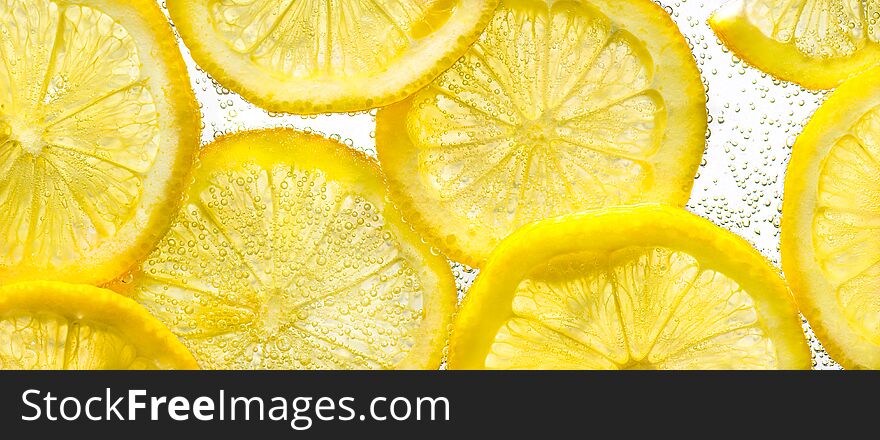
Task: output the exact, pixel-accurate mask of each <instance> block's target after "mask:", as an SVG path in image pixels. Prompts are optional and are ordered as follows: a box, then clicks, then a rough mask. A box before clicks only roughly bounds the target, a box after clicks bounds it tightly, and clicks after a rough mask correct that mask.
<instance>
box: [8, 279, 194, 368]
mask: <svg viewBox="0 0 880 440" xmlns="http://www.w3.org/2000/svg"><path fill="white" fill-rule="evenodd" d="M0 340H2V341H3V344H2V345H0V369H14V370H31V369H49V370H127V369H132V370H144V369H193V368H197V365H196V362H195V360H194V359H193V358H192V355H190V354H189V352H187V351H186V348H185V347H183V345H182V344H181V343H180V341H178V340H177V339H175V338H174V335H172V334H171V333H170V332H169V331H168V330H167V329H166V328H165V327H163V326H162V324H161V323H159V322H158V321H156V319H155V318H153V317H151V316H150V315H149V313H147V312H146V311H145V310H143V308H141V307H140V306H139V305H138V304H137V303H135V302H134V301H132V300H130V299H127V298H124V297H122V296H120V295H118V294H116V293H114V292H111V291H108V290H104V289H99V288H96V287H91V286H86V285H77V284H66V283H54V282H30V283H19V284H13V285H9V286H5V287H3V288H0Z"/></svg>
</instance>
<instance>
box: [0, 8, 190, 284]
mask: <svg viewBox="0 0 880 440" xmlns="http://www.w3.org/2000/svg"><path fill="white" fill-rule="evenodd" d="M0 31H2V32H0V212H2V215H0V283H9V282H13V281H17V280H31V279H51V280H63V281H73V282H83V283H90V284H95V283H102V282H106V281H109V280H111V279H113V278H114V277H116V276H118V275H119V274H120V273H122V272H124V271H125V270H127V269H128V268H129V267H130V266H131V265H132V264H134V263H135V262H136V261H138V260H139V259H141V258H143V257H144V256H146V254H147V253H149V251H150V249H151V248H152V247H153V246H154V245H155V243H156V242H157V241H158V240H159V239H160V238H161V237H162V235H163V234H164V232H165V230H166V229H167V228H168V226H169V223H170V218H171V217H172V216H173V213H174V211H175V210H176V207H177V205H178V203H179V199H180V195H181V187H182V185H183V183H184V180H185V176H186V174H187V173H188V172H189V170H190V169H191V167H192V162H193V159H194V155H195V150H196V148H197V147H198V145H199V111H198V106H197V104H196V102H195V97H194V96H193V93H192V91H191V90H190V86H189V80H188V77H187V72H186V66H185V65H184V63H183V60H182V59H181V57H180V53H179V51H178V48H177V43H176V41H175V39H174V36H173V35H172V33H171V28H170V26H169V25H168V21H167V20H166V19H165V17H164V15H162V12H161V11H160V10H159V8H158V6H157V5H156V4H155V3H154V2H153V1H149V0H127V1H120V0H71V1H49V0H9V1H6V2H3V3H2V4H0Z"/></svg>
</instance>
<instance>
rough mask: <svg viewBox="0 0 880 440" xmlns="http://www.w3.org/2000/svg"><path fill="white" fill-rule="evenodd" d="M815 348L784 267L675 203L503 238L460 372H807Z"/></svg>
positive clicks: (464, 330) (483, 275) (476, 293)
mask: <svg viewBox="0 0 880 440" xmlns="http://www.w3.org/2000/svg"><path fill="white" fill-rule="evenodd" d="M810 365H811V360H810V350H809V348H808V347H807V344H806V340H805V338H804V334H803V332H802V330H801V320H800V317H799V316H798V313H797V309H796V308H795V306H794V301H793V300H792V298H791V295H790V294H789V292H788V289H787V288H786V286H785V283H784V282H783V281H782V279H781V278H780V276H779V274H778V272H777V271H776V270H775V269H774V268H773V267H772V266H770V264H769V263H768V262H767V261H766V260H765V259H764V258H763V257H762V256H761V255H760V254H759V253H758V252H757V251H756V250H754V249H753V248H752V247H751V246H750V245H749V244H748V243H746V242H745V241H744V240H743V239H741V238H739V237H737V236H735V235H733V234H732V233H730V232H728V231H726V230H724V229H721V228H719V227H717V226H715V225H713V224H711V223H710V222H708V221H706V220H703V219H701V218H699V217H697V216H695V215H693V214H690V213H688V212H686V211H684V210H681V209H677V208H669V207H663V206H651V205H642V206H634V207H621V208H609V209H604V210H598V211H592V212H588V213H581V214H570V215H568V216H563V217H559V218H555V219H549V220H545V221H542V222H538V223H535V224H533V225H529V226H526V227H524V228H522V229H521V230H519V231H517V232H516V233H515V234H513V235H511V236H510V237H509V238H508V239H507V240H505V241H504V242H503V243H502V244H501V245H500V246H499V248H498V249H497V251H496V252H495V253H494V254H493V255H492V258H490V259H489V262H488V263H487V264H486V267H485V268H484V269H483V270H482V271H481V272H480V274H479V276H478V277H477V280H476V282H475V283H474V285H473V287H472V288H471V289H470V291H469V292H468V294H467V296H466V297H465V300H464V304H463V305H462V308H461V310H460V312H459V314H458V318H457V320H456V322H455V326H454V330H453V332H452V338H451V344H450V349H449V367H450V368H456V369H483V368H488V369H777V368H778V369H796V368H797V369H799V368H810Z"/></svg>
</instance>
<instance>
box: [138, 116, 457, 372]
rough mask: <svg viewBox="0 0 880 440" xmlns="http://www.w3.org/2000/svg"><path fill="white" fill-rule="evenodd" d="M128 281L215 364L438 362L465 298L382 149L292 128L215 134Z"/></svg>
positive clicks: (309, 366) (200, 357) (274, 366)
mask: <svg viewBox="0 0 880 440" xmlns="http://www.w3.org/2000/svg"><path fill="white" fill-rule="evenodd" d="M125 288H126V289H128V290H129V294H131V295H132V296H133V297H134V298H135V299H137V300H138V301H139V302H141V303H142V304H144V305H145V306H146V307H147V308H148V309H149V310H150V311H151V312H152V313H153V314H154V315H155V316H156V317H158V318H159V319H160V320H161V321H162V322H164V323H165V324H166V325H168V326H169V327H170V328H171V330H172V331H173V332H174V333H175V334H177V336H178V337H180V338H181V340H182V341H183V342H184V344H186V345H187V347H189V349H190V350H191V351H192V352H193V353H194V355H195V356H196V358H197V359H198V360H199V362H200V364H201V365H202V366H203V367H206V368H236V369H251V368H260V369H331V368H332V369H343V368H350V369H369V368H389V369H390V368H437V367H439V366H440V358H441V351H442V348H443V346H444V344H445V341H446V333H447V325H448V323H449V321H450V317H451V315H452V312H453V310H454V307H455V302H456V290H455V283H454V280H453V278H452V272H451V271H450V269H449V265H448V264H447V262H446V260H445V259H444V258H442V257H440V256H438V255H436V254H432V252H431V250H430V249H429V248H428V246H427V245H425V244H423V242H422V241H421V240H420V239H419V237H418V236H417V235H416V234H415V233H414V232H412V230H411V229H410V227H409V225H407V224H405V223H403V221H402V220H401V218H400V214H399V213H398V212H397V211H396V210H395V209H394V207H393V206H392V205H390V204H388V203H387V202H386V201H385V185H384V182H383V180H382V176H381V174H380V171H379V168H378V166H377V165H376V163H375V161H373V160H372V159H369V158H367V157H366V156H364V155H363V154H361V153H358V152H356V151H354V150H351V149H349V148H347V147H345V146H344V145H342V144H340V143H337V142H334V141H330V140H327V139H324V138H321V137H319V136H314V135H307V134H302V133H299V132H296V131H293V130H268V131H254V132H244V133H240V134H236V135H232V136H228V137H224V138H221V139H219V140H217V141H216V142H215V143H213V144H211V145H210V146H208V147H206V148H205V150H204V152H203V154H202V157H201V161H200V165H199V167H198V169H197V171H196V173H195V180H194V183H193V185H192V187H191V188H190V189H189V191H188V198H187V201H186V202H185V203H184V207H183V209H182V211H181V213H180V215H179V216H178V218H177V220H176V221H175V223H174V225H173V226H172V228H171V231H170V232H169V233H168V235H167V236H166V237H165V238H164V239H163V240H162V242H161V243H160V244H159V247H158V249H156V251H154V252H153V254H152V255H151V256H150V257H149V258H148V259H147V260H146V261H145V262H144V263H143V265H142V266H141V267H140V269H139V270H138V271H137V272H136V273H135V274H134V276H133V280H132V281H131V282H130V283H128V286H126V287H125Z"/></svg>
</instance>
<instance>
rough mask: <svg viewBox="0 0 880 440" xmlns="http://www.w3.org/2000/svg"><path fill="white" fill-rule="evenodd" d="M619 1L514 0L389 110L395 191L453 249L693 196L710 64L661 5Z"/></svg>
mask: <svg viewBox="0 0 880 440" xmlns="http://www.w3.org/2000/svg"><path fill="white" fill-rule="evenodd" d="M618 3H619V2H610V1H603V0H590V1H568V0H563V1H549V2H545V1H538V0H510V1H505V2H503V4H502V5H501V6H500V7H499V9H498V11H497V13H496V14H495V17H494V18H493V19H492V21H491V22H490V23H489V25H488V27H487V29H486V31H485V32H484V33H483V35H482V36H481V37H480V39H479V40H478V41H477V42H476V43H475V44H474V45H473V46H472V47H471V49H470V50H469V51H468V52H467V53H466V54H465V55H464V56H463V57H462V58H461V59H460V60H459V61H458V62H457V63H456V64H455V65H454V66H453V67H452V68H451V69H450V70H448V71H447V72H445V73H443V74H442V75H441V76H440V77H438V78H437V79H436V80H435V81H434V82H432V83H431V84H430V85H428V86H427V87H425V88H424V89H422V90H421V91H419V92H418V93H416V94H415V95H414V96H413V97H411V98H408V99H407V100H405V101H402V102H400V103H398V104H395V105H392V106H390V107H387V108H385V109H381V110H380V111H379V113H378V116H377V132H376V134H377V137H376V143H377V150H378V153H379V159H380V162H381V163H382V166H383V169H384V170H385V172H386V174H387V176H388V178H389V181H390V184H391V187H392V194H393V196H394V197H395V200H396V201H397V203H399V205H400V206H401V207H402V208H403V209H404V214H406V215H407V216H408V217H409V218H411V219H412V221H413V222H414V223H415V224H417V225H418V226H420V229H422V230H423V231H425V233H426V234H427V235H429V236H430V237H432V238H433V239H434V240H433V241H434V242H435V244H436V245H437V246H439V247H441V248H443V249H444V250H445V251H446V252H447V254H448V255H449V256H450V257H452V258H455V259H459V260H461V261H463V262H465V263H468V264H470V265H480V264H481V263H482V262H483V260H485V258H486V257H487V255H488V254H489V252H490V251H491V250H492V248H493V247H494V246H495V245H497V243H498V242H499V241H500V240H501V239H502V238H504V237H505V236H507V235H508V234H510V233H511V232H513V231H514V230H515V229H516V228H517V227H519V226H522V225H524V224H526V223H529V222H531V221H535V220H539V219H542V218H546V217H550V216H554V215H560V214H565V213H568V212H574V211H581V210H584V209H590V208H597V207H602V206H610V205H618V204H627V203H635V202H640V201H662V202H667V203H671V204H684V203H685V202H686V201H687V199H688V196H689V192H690V188H691V186H692V184H693V177H694V174H695V172H696V168H697V166H698V164H699V161H700V157H701V155H702V151H703V147H704V143H705V139H704V133H705V129H706V110H705V95H704V92H703V87H702V84H701V82H700V74H699V72H698V70H697V68H696V65H695V63H694V60H693V58H692V56H691V54H690V52H689V50H688V46H687V44H686V43H685V41H684V38H683V37H682V36H681V34H680V33H679V32H678V29H677V28H676V27H675V24H674V23H673V22H672V21H671V20H670V19H669V17H668V15H667V14H666V13H665V12H664V11H663V9H662V8H660V7H658V6H657V5H656V4H654V3H652V2H650V1H643V0H630V1H626V2H623V3H624V4H625V7H620V5H619V4H618Z"/></svg>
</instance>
